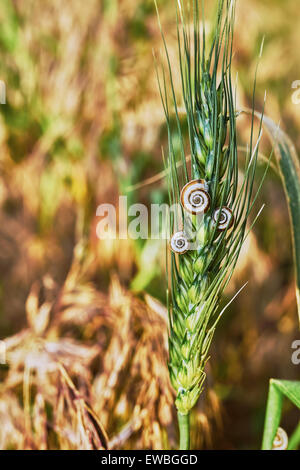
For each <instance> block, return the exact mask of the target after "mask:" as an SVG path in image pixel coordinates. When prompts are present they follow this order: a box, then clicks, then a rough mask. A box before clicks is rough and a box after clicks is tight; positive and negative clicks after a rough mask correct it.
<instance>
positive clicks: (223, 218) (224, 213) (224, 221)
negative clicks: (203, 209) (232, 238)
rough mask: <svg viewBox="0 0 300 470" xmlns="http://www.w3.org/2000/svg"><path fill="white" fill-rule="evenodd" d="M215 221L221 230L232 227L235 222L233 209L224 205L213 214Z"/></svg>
mask: <svg viewBox="0 0 300 470" xmlns="http://www.w3.org/2000/svg"><path fill="white" fill-rule="evenodd" d="M220 211H221V214H220ZM219 214H220V216H219ZM219 217H220V218H219ZM218 220H219V221H218ZM213 221H214V223H215V224H217V223H218V229H219V230H222V231H223V230H227V229H229V228H230V227H232V225H233V222H234V217H233V213H232V210H231V209H229V207H222V209H220V208H219V209H216V210H215V212H214V215H213Z"/></svg>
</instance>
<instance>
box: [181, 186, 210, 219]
mask: <svg viewBox="0 0 300 470" xmlns="http://www.w3.org/2000/svg"><path fill="white" fill-rule="evenodd" d="M207 191H208V184H207V182H206V181H205V180H193V181H190V182H189V183H187V184H186V185H185V186H184V187H183V188H182V191H181V196H180V200H181V205H182V207H183V208H184V209H185V210H186V211H187V212H189V213H190V214H194V215H196V214H199V213H201V212H206V211H207V210H208V209H209V206H210V196H209V194H208V192H207Z"/></svg>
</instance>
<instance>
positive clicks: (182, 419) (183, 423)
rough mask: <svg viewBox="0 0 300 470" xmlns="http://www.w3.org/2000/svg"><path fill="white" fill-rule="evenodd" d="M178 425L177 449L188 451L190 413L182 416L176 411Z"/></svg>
mask: <svg viewBox="0 0 300 470" xmlns="http://www.w3.org/2000/svg"><path fill="white" fill-rule="evenodd" d="M177 416H178V425H179V449H180V450H189V448H190V413H187V414H185V415H183V414H182V413H180V412H179V411H178V413H177Z"/></svg>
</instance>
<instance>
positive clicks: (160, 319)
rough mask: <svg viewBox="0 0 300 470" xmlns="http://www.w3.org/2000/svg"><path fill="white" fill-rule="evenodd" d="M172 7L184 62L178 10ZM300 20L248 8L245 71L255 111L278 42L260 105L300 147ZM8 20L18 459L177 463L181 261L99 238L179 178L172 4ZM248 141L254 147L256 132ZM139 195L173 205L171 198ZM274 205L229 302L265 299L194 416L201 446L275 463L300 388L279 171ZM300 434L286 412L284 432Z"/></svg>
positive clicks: (1, 330)
mask: <svg viewBox="0 0 300 470" xmlns="http://www.w3.org/2000/svg"><path fill="white" fill-rule="evenodd" d="M159 3H160V4H159V7H160V12H161V20H162V23H163V25H164V29H165V31H166V32H167V35H166V36H167V40H168V44H169V48H170V54H171V58H172V59H173V60H174V62H175V63H176V18H175V10H174V3H173V0H165V1H164V2H159ZM206 3H207V11H208V13H209V12H211V11H212V8H213V5H214V2H213V1H208V2H206ZM297 13H298V6H297V4H296V2H295V1H294V0H286V1H285V2H281V1H277V0H259V1H258V0H248V1H247V2H243V1H239V2H238V8H237V18H236V37H235V50H236V53H235V56H234V69H235V71H236V72H238V104H239V106H240V107H241V108H242V107H247V106H248V105H249V103H250V101H251V90H252V83H253V78H254V71H255V66H256V60H257V56H258V53H259V50H260V44H261V40H262V37H263V36H264V35H265V48H264V53H263V57H262V60H261V63H260V67H259V73H258V92H257V97H256V107H257V109H258V110H261V108H262V103H263V98H264V94H265V90H267V106H266V114H267V115H270V116H271V117H272V118H273V119H274V120H275V121H277V122H278V121H279V120H280V121H281V123H282V125H283V127H284V128H285V129H286V130H287V131H288V133H289V135H290V136H291V137H292V139H293V140H294V142H295V144H296V147H297V148H298V149H299V148H300V137H299V132H298V130H299V128H300V105H295V104H293V102H292V93H293V89H292V83H293V82H294V81H295V80H300V76H299V70H300V58H299V54H298V47H297V44H298V31H299V28H300V17H299V15H298V14H297ZM0 19H1V28H0V46H1V47H0V50H1V60H0V79H1V80H3V81H4V83H5V84H6V90H7V97H6V104H5V105H0V144H1V153H0V170H1V178H0V204H1V212H0V217H1V224H0V276H1V277H0V340H4V342H5V345H6V360H7V364H6V365H1V366H0V422H1V427H0V449H105V448H115V449H145V448H146V449H161V448H175V447H176V443H177V439H178V431H177V427H176V425H175V424H174V423H175V422H176V420H175V416H174V409H173V391H172V389H171V386H170V383H169V377H168V371H167V365H166V362H167V336H168V331H167V313H166V308H165V292H164V291H165V280H164V278H165V274H164V259H165V258H164V249H165V246H164V244H163V243H160V242H157V241H151V240H147V241H140V240H138V241H136V242H134V241H133V240H109V241H108V240H99V239H98V238H97V236H96V225H97V222H98V220H97V217H96V209H97V206H98V205H99V204H101V203H104V202H105V203H111V204H117V200H118V196H119V194H124V193H125V192H126V188H128V187H129V186H132V185H137V184H139V183H140V182H143V181H144V180H146V179H147V178H150V177H152V176H154V175H156V174H158V173H159V172H161V171H162V170H163V165H162V158H161V147H162V145H165V143H166V139H167V135H166V129H165V125H164V115H163V110H162V106H161V103H160V97H159V93H158V89H157V84H156V76H155V67H154V59H153V55H152V49H154V50H155V53H156V54H157V55H158V56H159V55H160V51H161V47H162V45H161V37H160V33H159V28H158V24H157V18H156V14H155V8H154V4H153V2H152V0H144V1H141V0H136V1H133V0H119V1H117V0H89V1H88V2H85V5H84V8H83V6H82V2H81V1H79V0H66V1H65V2H61V1H59V0H44V1H43V2H40V1H38V0H27V1H26V2H24V1H21V0H14V1H13V0H2V2H1V5H0ZM208 27H209V24H208ZM175 83H176V86H178V88H179V87H180V81H179V74H178V77H176V79H175ZM239 131H240V139H241V141H240V142H239V145H240V146H243V143H244V141H245V139H246V136H247V132H248V122H247V118H245V117H241V118H240V121H239ZM269 151H270V146H269V144H268V141H267V140H265V141H263V142H262V152H263V153H265V154H266V155H267V154H268V152H269ZM263 168H264V167H263V165H262V169H261V171H263ZM128 196H129V199H130V202H132V203H134V202H143V203H145V204H147V205H150V204H151V203H153V202H164V201H166V198H167V191H166V185H165V183H164V180H163V179H162V180H160V181H158V182H156V183H155V184H152V185H147V186H143V185H142V187H141V188H140V189H138V190H136V191H131V192H129V193H128ZM263 203H265V204H266V206H265V209H264V211H263V214H262V216H261V217H260V218H259V220H258V222H257V224H256V226H255V229H254V231H253V232H252V233H251V236H250V237H249V238H248V240H247V243H246V245H245V247H244V248H243V253H242V256H241V259H240V262H239V265H238V268H237V270H236V273H235V276H234V280H233V283H232V284H231V285H230V289H228V292H227V296H228V299H229V298H230V297H231V296H232V295H233V294H234V293H235V292H236V291H237V290H238V289H239V287H240V286H241V285H243V284H244V283H245V282H246V281H248V286H247V288H246V289H245V290H244V291H243V292H242V293H241V294H240V295H239V297H238V298H237V299H236V300H235V302H234V303H233V304H232V305H231V307H230V309H229V310H228V312H227V314H226V316H225V317H224V318H223V319H222V325H221V326H220V328H219V331H218V332H217V336H216V339H215V342H214V344H213V347H212V353H211V360H210V363H209V367H208V370H207V373H208V379H207V384H206V392H205V393H204V394H203V396H202V397H201V400H200V402H199V403H198V405H197V407H196V409H195V411H194V413H193V416H192V442H193V444H194V446H195V448H208V449H211V448H214V449H242V448H251V449H252V448H258V447H259V446H260V441H261V435H262V427H263V418H264V408H265V401H266V395H267V387H268V380H269V378H270V377H280V378H285V379H291V380H293V379H297V378H299V368H297V366H295V365H293V364H292V363H291V358H290V356H291V354H290V351H291V344H292V342H293V340H294V339H297V338H299V333H298V323H297V314H296V300H295V296H294V279H293V269H292V249H291V242H290V229H289V220H288V212H287V207H286V202H285V198H284V192H283V189H282V187H281V183H280V180H279V178H278V176H277V175H276V173H275V172H273V171H272V170H270V171H269V174H268V178H267V180H266V183H265V185H264V188H263V191H262V193H261V195H260V200H259V201H258V207H260V206H259V204H260V205H262V204H263ZM225 301H226V299H224V302H225ZM298 420H299V416H297V415H296V414H295V412H294V411H293V410H291V409H290V408H289V406H286V409H285V413H284V427H285V428H286V429H287V430H289V429H292V427H293V425H295V424H296V423H297V421H298Z"/></svg>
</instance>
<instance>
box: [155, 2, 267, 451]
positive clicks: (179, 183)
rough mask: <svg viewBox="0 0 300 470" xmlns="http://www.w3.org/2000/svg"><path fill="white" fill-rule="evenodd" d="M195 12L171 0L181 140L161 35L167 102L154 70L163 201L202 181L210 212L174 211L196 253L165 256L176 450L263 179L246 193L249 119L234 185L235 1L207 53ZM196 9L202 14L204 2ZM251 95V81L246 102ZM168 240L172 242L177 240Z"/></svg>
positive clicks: (185, 442) (223, 9) (183, 441)
mask: <svg viewBox="0 0 300 470" xmlns="http://www.w3.org/2000/svg"><path fill="white" fill-rule="evenodd" d="M199 10H200V8H199V3H198V1H197V0H194V1H193V4H192V6H190V2H188V3H187V8H186V9H185V8H184V6H183V3H182V1H181V0H178V5H177V38H178V50H179V63H180V73H181V80H182V95H183V101H184V105H185V112H186V121H187V124H188V131H189V138H188V142H186V141H185V139H184V137H183V130H182V125H183V122H182V121H183V119H181V115H180V113H179V108H178V105H177V99H176V93H175V88H174V84H173V79H172V73H173V72H174V71H173V70H172V65H171V62H170V58H169V55H168V51H167V46H166V41H165V38H164V35H163V33H162V38H163V43H164V47H165V52H166V58H167V64H168V65H167V70H168V77H169V80H168V81H169V83H170V86H171V88H170V92H171V93H170V95H171V105H170V99H169V92H168V89H167V80H166V74H165V72H164V69H163V68H162V74H161V76H160V74H159V73H158V83H159V90H160V94H161V98H162V103H163V107H164V111H165V116H166V124H167V129H168V136H169V145H168V157H167V166H168V170H169V171H168V174H169V175H170V176H169V182H168V185H169V196H170V204H171V205H173V204H177V203H180V197H181V191H182V188H183V187H184V186H185V185H186V184H187V183H188V182H189V181H190V180H200V179H201V180H205V186H206V191H205V192H207V193H208V194H209V199H210V205H209V209H208V210H207V212H205V214H204V215H203V217H201V218H200V219H201V220H200V219H199V217H196V216H195V215H189V214H188V213H187V211H186V210H185V207H182V208H181V214H179V219H180V218H183V217H185V218H188V220H189V224H190V227H192V229H193V233H195V234H196V235H195V239H196V241H197V242H198V243H197V247H196V248H194V249H192V250H188V251H186V252H184V253H183V254H180V255H178V254H176V253H175V252H176V249H175V250H174V251H175V252H171V255H170V272H171V276H170V280H169V282H168V284H169V290H168V304H169V318H170V326H169V328H170V334H169V371H170V378H171V382H172V385H173V387H174V389H175V391H176V402H175V404H176V407H177V410H178V418H179V427H180V447H181V448H182V449H186V448H188V447H189V412H190V410H191V409H192V408H193V407H194V405H195V404H196V402H197V400H198V398H199V396H200V394H201V391H202V388H203V382H204V380H205V370H204V369H205V364H206V362H207V360H208V352H209V347H210V344H211V341H212V338H213V335H214V332H215V328H216V325H217V323H218V321H219V319H220V317H221V315H222V313H223V311H224V310H225V309H223V310H222V311H220V297H221V294H222V292H223V291H224V289H225V287H226V285H227V284H228V282H229V280H230V278H231V276H232V274H233V271H234V268H235V265H236V263H237V259H238V256H239V253H240V250H241V247H242V244H243V242H244V240H245V237H246V236H247V233H246V226H247V220H248V217H249V215H250V213H251V211H252V209H253V204H254V202H255V200H256V198H257V194H258V191H259V189H260V187H261V185H262V181H263V179H264V177H263V179H262V180H261V181H260V184H259V188H258V191H257V192H256V194H255V195H254V196H253V186H254V177H255V171H256V164H257V158H258V146H259V141H260V138H261V131H262V122H260V126H259V131H258V139H257V141H256V142H254V127H253V121H254V114H253V115H252V123H251V138H250V143H249V148H248V153H247V155H246V158H245V161H244V162H243V175H244V176H243V179H242V181H238V177H239V163H238V152H237V134H236V118H237V113H236V107H235V92H234V89H233V85H232V77H231V63H232V54H233V52H232V45H233V27H234V17H235V2H234V1H229V0H219V1H218V9H217V19H216V23H215V28H214V33H213V38H212V43H211V46H210V48H208V47H207V41H206V32H205V28H204V21H203V22H202V24H203V28H202V30H203V31H202V32H200V14H199ZM201 10H202V17H203V10H204V9H203V1H202V6H201ZM191 16H192V17H193V21H192V22H190V18H191ZM159 24H160V23H159ZM190 24H192V26H189V25H190ZM160 28H161V25H160ZM160 77H162V78H160ZM254 95H255V82H254V91H253V101H254ZM253 109H254V108H253ZM174 110H175V122H176V125H175V126H174V120H173V113H174ZM174 127H175V128H174ZM178 135H179V138H180V151H179V152H178V151H177V150H175V148H176V149H177V148H178V145H177V146H175V145H174V138H175V136H176V139H178ZM188 154H190V156H191V157H190V158H191V170H190V174H189V170H188V167H187V155H188ZM179 162H181V165H180V164H178V163H179ZM266 171H267V170H266ZM264 176H265V175H264ZM224 207H226V208H228V209H229V211H231V213H232V214H233V219H234V221H233V225H232V226H229V225H228V228H227V229H225V230H222V231H221V230H219V229H218V227H219V224H220V220H221V213H220V211H219V213H218V212H215V211H216V210H217V209H218V208H221V209H222V208H224ZM216 214H217V215H216ZM233 219H232V220H233ZM232 220H231V222H232ZM170 223H171V228H172V230H173V232H178V231H180V230H182V227H180V226H178V217H174V216H172V217H171V220H170ZM180 236H181V237H183V239H184V237H185V235H184V233H183V234H181V235H180ZM195 239H193V241H195ZM173 242H174V243H175V244H176V243H177V239H174V240H173ZM183 243H184V240H182V239H181V241H180V245H178V247H179V248H180V247H182V244H183ZM175 248H176V246H175ZM184 251H185V250H184Z"/></svg>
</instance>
